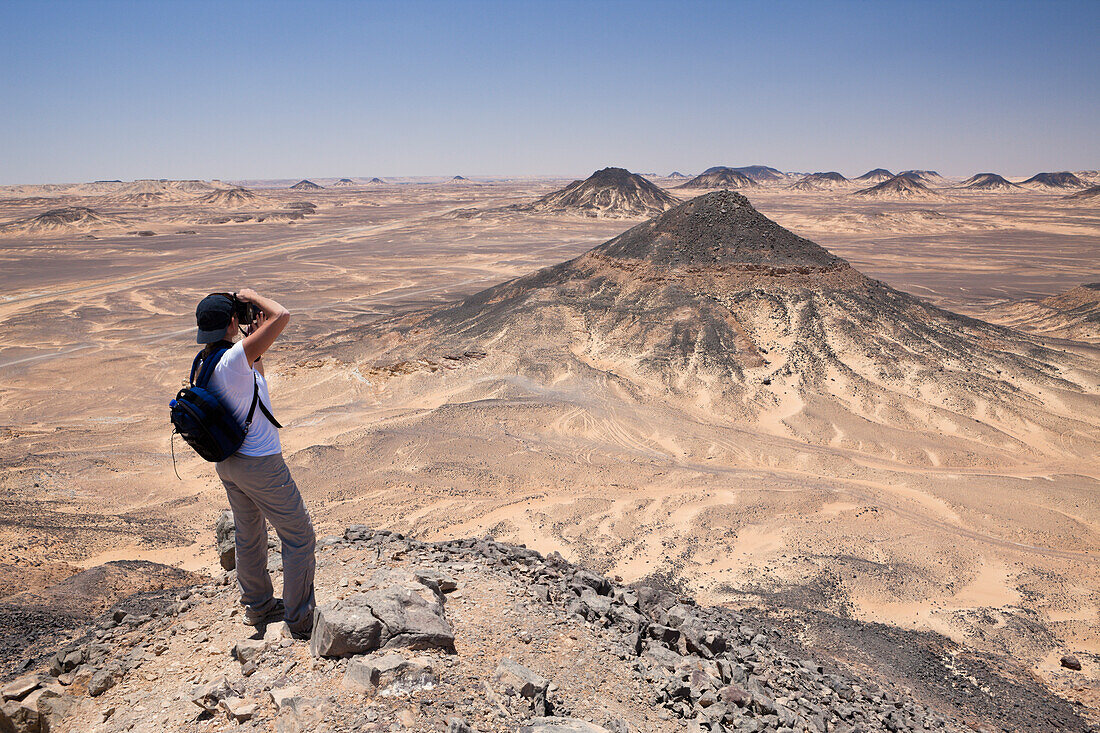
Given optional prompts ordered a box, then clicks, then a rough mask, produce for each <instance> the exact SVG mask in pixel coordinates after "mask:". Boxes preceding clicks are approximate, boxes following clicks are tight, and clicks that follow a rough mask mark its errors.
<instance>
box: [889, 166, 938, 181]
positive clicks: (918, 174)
mask: <svg viewBox="0 0 1100 733" xmlns="http://www.w3.org/2000/svg"><path fill="white" fill-rule="evenodd" d="M898 175H899V176H906V177H908V178H913V179H916V180H918V181H920V182H921V183H939V182H941V181H942V180H943V176H941V175H940V174H939V173H937V172H936V171H925V170H920V169H914V170H908V171H902V172H901V173H899V174H898Z"/></svg>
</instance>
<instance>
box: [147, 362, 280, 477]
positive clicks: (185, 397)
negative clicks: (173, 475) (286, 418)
mask: <svg viewBox="0 0 1100 733" xmlns="http://www.w3.org/2000/svg"><path fill="white" fill-rule="evenodd" d="M231 345H232V344H230V345H229V346H231ZM229 346H222V345H219V348H218V349H217V350H216V351H214V352H213V353H212V354H210V356H208V357H206V358H205V359H203V357H202V353H203V352H201V351H200V352H199V353H198V355H197V356H196V357H195V361H194V362H193V363H192V364H191V377H190V379H189V381H190V383H191V386H189V387H184V388H183V389H181V390H180V391H179V392H178V393H177V394H176V399H174V400H172V401H171V402H169V403H168V406H169V407H171V408H172V425H173V426H174V428H175V430H174V433H179V434H180V435H182V436H183V439H184V441H185V442H186V443H187V444H188V445H190V446H191V447H192V448H194V449H195V452H196V453H198V454H199V455H200V456H202V457H203V458H204V459H206V460H208V461H211V462H215V463H216V462H218V461H224V460H225V459H226V458H229V456H231V455H233V454H234V453H236V452H237V451H238V450H240V447H241V444H243V443H244V439H245V436H246V435H248V429H249V428H250V427H251V426H252V416H253V415H254V414H255V413H256V406H257V405H259V407H260V411H261V412H263V414H264V416H265V417H267V419H268V420H270V421H271V424H272V425H274V426H275V427H277V428H281V427H282V425H280V424H279V421H278V420H276V419H275V416H274V415H272V414H271V411H270V410H268V409H267V406H266V405H264V403H263V400H261V399H260V384H259V379H258V377H257V376H256V375H255V374H253V375H252V381H253V388H252V406H251V407H249V408H248V417H247V418H246V419H245V423H244V425H243V426H242V425H240V424H239V423H238V422H237V420H236V418H234V417H233V413H231V412H230V411H229V410H227V409H226V407H225V405H223V404H222V403H221V400H219V399H218V396H217V395H215V394H214V392H213V391H211V390H210V389H209V388H208V387H207V385H208V384H209V383H210V377H211V375H213V374H214V367H216V366H217V365H218V361H220V360H221V358H222V357H223V356H225V352H227V351H229ZM196 373H197V374H198V376H197V377H196ZM174 433H173V434H174ZM172 465H173V468H174V467H175V447H174V446H173V449H172ZM177 475H178V474H177Z"/></svg>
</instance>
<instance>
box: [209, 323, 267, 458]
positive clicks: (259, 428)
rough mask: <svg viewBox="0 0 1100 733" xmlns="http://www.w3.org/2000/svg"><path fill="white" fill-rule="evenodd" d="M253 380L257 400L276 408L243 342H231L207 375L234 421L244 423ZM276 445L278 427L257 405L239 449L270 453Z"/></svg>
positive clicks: (246, 453) (248, 453) (247, 452)
mask: <svg viewBox="0 0 1100 733" xmlns="http://www.w3.org/2000/svg"><path fill="white" fill-rule="evenodd" d="M253 380H255V383H256V384H259V386H260V400H261V401H262V402H263V403H264V404H265V405H267V409H269V410H271V412H272V414H274V413H275V409H274V408H273V407H272V406H271V398H270V397H269V396H268V394H267V380H266V379H264V375H262V374H260V373H259V372H257V371H256V370H255V369H253V368H252V366H251V365H250V364H249V363H248V357H247V356H245V353H244V342H243V341H238V342H237V343H235V344H233V346H232V348H230V349H229V351H227V352H225V355H224V356H223V357H222V358H221V360H219V361H218V365H217V366H216V367H214V373H213V374H211V375H210V383H209V385H208V386H209V387H210V390H211V391H212V392H213V393H214V394H216V395H217V396H218V399H220V400H221V401H222V404H223V405H225V406H226V407H227V408H229V411H230V412H232V413H233V417H235V418H236V419H237V423H238V424H239V425H241V426H242V427H243V426H244V421H245V420H246V419H247V418H248V408H250V407H251V406H252V390H253V386H252V385H253ZM282 450H283V449H282V446H281V445H279V430H278V429H277V428H276V427H275V426H274V425H273V424H272V423H271V421H270V420H268V419H267V416H266V415H264V413H263V412H262V411H261V410H260V406H259V405H256V412H255V413H254V414H253V415H252V426H251V427H249V429H248V434H247V435H245V436H244V443H243V444H242V445H241V448H240V450H239V451H237V452H238V453H240V454H241V455H244V456H254V457H255V456H270V455H272V454H274V453H281V452H282Z"/></svg>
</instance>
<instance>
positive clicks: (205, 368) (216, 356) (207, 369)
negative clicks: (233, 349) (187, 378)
mask: <svg viewBox="0 0 1100 733" xmlns="http://www.w3.org/2000/svg"><path fill="white" fill-rule="evenodd" d="M227 351H229V349H227V348H221V349H218V350H217V351H215V352H214V353H213V354H211V355H210V356H208V357H206V358H205V359H203V358H202V352H201V351H200V352H199V355H198V356H196V357H195V361H196V363H198V362H199V361H200V360H201V361H202V368H201V369H200V370H199V376H198V378H197V379H192V380H191V386H193V387H205V386H206V385H207V383H208V382H209V381H210V377H212V376H213V375H214V367H216V366H217V365H218V362H219V361H221V358H222V357H223V356H225V352H227ZM194 373H195V368H194V367H191V374H192V376H194Z"/></svg>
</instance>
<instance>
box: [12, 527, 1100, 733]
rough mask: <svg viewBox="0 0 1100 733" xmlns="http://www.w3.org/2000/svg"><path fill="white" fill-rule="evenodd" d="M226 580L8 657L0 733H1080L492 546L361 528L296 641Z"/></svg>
mask: <svg viewBox="0 0 1100 733" xmlns="http://www.w3.org/2000/svg"><path fill="white" fill-rule="evenodd" d="M271 567H272V569H273V570H275V572H276V574H278V572H279V570H280V569H281V562H280V559H279V556H278V555H277V554H274V555H273V556H272V559H271ZM276 580H278V578H277V577H276ZM234 581H235V576H234V573H233V572H232V571H228V572H226V573H224V574H222V575H221V576H220V577H218V578H217V579H212V580H211V581H210V582H208V583H206V584H203V585H199V586H194V587H191V588H188V589H186V590H184V591H182V592H180V593H178V594H177V595H176V596H175V598H174V599H169V600H167V601H165V602H164V603H163V604H161V605H160V606H158V607H155V608H151V609H150V608H148V607H142V608H140V609H136V608H134V607H132V606H131V604H130V602H124V603H121V604H119V606H117V607H116V608H114V609H112V610H111V611H110V612H109V613H107V614H106V615H105V616H103V617H101V618H100V619H99V621H98V623H97V624H96V625H95V626H94V627H92V628H89V629H88V631H87V633H86V634H84V635H83V636H81V637H79V638H73V639H71V640H70V641H69V642H68V643H65V644H61V645H59V646H58V648H57V649H56V651H55V652H54V653H52V654H48V655H42V656H39V657H37V658H34V659H29V660H27V661H26V662H25V663H24V664H23V665H21V671H22V674H21V675H20V676H18V677H15V678H14V679H9V681H8V682H6V683H5V684H4V686H3V696H4V700H5V702H4V703H3V707H2V708H0V709H2V713H0V729H3V730H16V731H20V732H22V733H27V732H33V731H46V730H49V731H66V730H71V731H76V730H79V731H124V730H158V731H165V730H180V731H182V730H186V731H214V730H224V729H225V728H226V726H227V725H229V726H232V727H234V728H240V729H242V730H272V729H274V730H277V731H307V730H308V731H351V730H355V731H394V730H414V731H440V730H447V731H449V733H472V732H473V731H482V732H488V731H505V730H509V731H516V730H518V731H527V732H529V733H555V732H558V731H579V732H581V733H585V732H587V733H600V732H604V733H625V732H630V731H639V732H640V731H678V730H684V731H712V732H713V731H752V732H754V733H755V732H758V731H764V730H780V731H878V730H888V731H916V730H947V731H963V730H967V729H970V730H979V731H995V730H998V728H999V727H1000V726H1003V728H1004V730H1040V729H1050V728H1052V727H1056V728H1058V729H1060V730H1087V726H1086V724H1085V722H1084V721H1083V720H1082V719H1080V718H1079V717H1078V716H1077V715H1076V714H1075V713H1074V711H1073V710H1072V709H1071V708H1070V706H1069V705H1068V704H1067V703H1065V702H1064V701H1062V700H1060V699H1058V698H1051V697H1050V696H1044V695H1042V694H1041V693H1039V692H1037V691H1036V690H1034V689H1032V688H1030V687H1027V686H1026V685H1015V684H1011V683H1009V682H1008V681H1006V680H1002V679H997V678H996V675H993V678H994V679H990V678H988V676H985V677H981V678H975V676H974V675H975V674H987V673H982V672H981V671H980V669H978V668H974V669H970V668H960V667H961V665H963V663H964V659H963V658H961V657H956V656H954V655H952V656H951V659H952V660H954V661H952V662H948V661H947V659H948V658H947V657H946V656H945V657H944V659H929V660H926V662H927V663H931V664H932V665H933V666H934V667H935V666H936V665H937V664H938V665H939V666H938V667H936V669H937V670H939V671H937V672H936V674H937V675H939V674H941V673H942V674H943V675H944V676H945V678H946V681H947V682H949V683H950V684H949V685H943V682H942V681H941V685H942V686H943V689H942V690H940V689H925V690H916V691H915V690H913V689H910V688H909V687H907V686H906V685H904V684H900V683H894V682H888V681H882V680H874V679H870V678H868V677H867V675H866V673H865V672H860V671H858V670H855V668H849V666H848V665H847V663H846V662H845V661H844V660H842V659H833V658H830V657H829V656H828V655H822V654H817V653H815V652H814V651H813V650H812V649H808V648H806V647H804V646H803V645H802V643H801V642H800V641H799V639H798V638H797V635H794V634H792V633H791V632H789V631H788V630H786V629H782V628H781V627H780V626H779V625H778V624H775V623H772V622H771V621H770V620H769V619H768V618H767V617H766V616H765V615H763V614H759V613H756V612H753V611H752V610H751V609H747V610H743V611H733V610H729V609H721V608H706V607H701V606H699V605H697V604H696V603H695V602H694V601H693V600H691V599H690V598H688V597H685V596H683V595H680V594H678V593H676V592H674V591H673V590H671V589H669V588H663V587H660V583H645V582H643V583H638V584H635V585H630V586H627V585H623V584H621V583H620V582H618V581H617V580H615V579H608V578H605V577H603V576H601V575H598V574H596V573H593V572H591V571H589V570H586V569H584V568H580V567H577V566H575V565H572V564H570V563H569V562H566V561H565V560H564V559H563V558H561V556H559V555H557V554H556V553H551V554H550V555H547V556H543V555H541V554H540V553H538V552H537V551H534V550H531V549H527V548H525V547H522V546H514V545H507V544H503V543H500V542H496V541H494V540H492V539H490V538H481V539H478V538H470V539H461V540H447V541H441V542H422V541H419V540H415V539H412V538H408V537H404V536H402V535H400V534H397V533H393V532H390V531H388V530H373V529H370V528H368V527H366V526H363V525H354V526H351V527H348V528H347V529H346V530H345V532H344V533H343V535H342V536H331V537H326V538H324V539H323V540H322V541H321V542H320V544H319V548H318V575H317V589H318V596H319V600H320V602H321V605H320V606H319V607H318V609H317V612H316V614H315V619H316V621H315V630H314V634H313V639H312V640H311V641H310V643H308V644H307V643H306V642H304V641H297V640H295V639H293V638H291V637H290V636H289V635H288V634H287V633H286V631H285V627H284V626H283V625H281V624H280V625H278V626H276V625H271V626H268V627H266V628H257V629H256V630H255V632H254V633H253V631H252V630H251V629H250V628H249V627H246V626H244V625H243V624H242V622H241V620H240V613H239V609H240V607H239V606H238V604H237V601H238V597H239V596H238V592H237V590H236V588H235V582H234ZM351 608H357V609H364V608H369V609H370V610H369V612H357V613H349V609H351ZM410 609H411V610H410ZM947 664H953V665H954V667H952V669H953V670H954V671H948V669H947V668H946V666H945V665H947ZM945 690H946V691H948V692H950V693H953V694H954V695H955V696H956V697H957V700H946V699H943V697H942V695H943V692H944V691H945ZM1000 716H1008V717H1003V719H1001V718H1000ZM992 720H998V722H999V723H1000V726H993V725H990V723H991V722H992Z"/></svg>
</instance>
